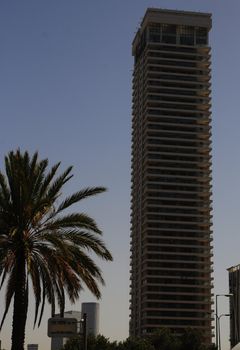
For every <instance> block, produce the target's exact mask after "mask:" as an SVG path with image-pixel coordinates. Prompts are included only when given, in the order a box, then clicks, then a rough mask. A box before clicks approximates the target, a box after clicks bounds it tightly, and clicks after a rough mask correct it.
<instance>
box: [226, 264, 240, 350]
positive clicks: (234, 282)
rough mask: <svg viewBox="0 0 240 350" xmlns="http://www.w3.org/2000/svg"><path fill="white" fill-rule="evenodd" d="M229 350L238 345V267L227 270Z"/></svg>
mask: <svg viewBox="0 0 240 350" xmlns="http://www.w3.org/2000/svg"><path fill="white" fill-rule="evenodd" d="M228 276H229V293H230V295H231V297H230V298H229V301H230V344H231V349H232V348H233V347H234V346H235V345H237V344H238V343H240V265H237V266H232V267H230V268H229V269H228Z"/></svg>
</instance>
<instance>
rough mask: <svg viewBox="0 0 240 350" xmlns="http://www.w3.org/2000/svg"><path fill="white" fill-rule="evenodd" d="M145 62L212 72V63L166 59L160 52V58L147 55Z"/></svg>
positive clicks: (167, 57) (166, 56)
mask: <svg viewBox="0 0 240 350" xmlns="http://www.w3.org/2000/svg"><path fill="white" fill-rule="evenodd" d="M144 61H145V62H146V61H147V62H148V63H150V64H158V65H164V66H171V67H172V66H174V67H176V66H177V67H183V68H186V69H188V68H189V69H200V70H202V71H206V72H210V71H211V69H210V66H211V64H210V62H209V61H207V60H205V61H202V60H196V59H195V60H188V59H186V60H183V59H179V57H178V58H176V57H175V58H174V57H169V56H168V55H165V57H161V52H159V54H158V56H152V55H146V57H145V60H144Z"/></svg>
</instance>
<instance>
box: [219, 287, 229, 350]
mask: <svg viewBox="0 0 240 350" xmlns="http://www.w3.org/2000/svg"><path fill="white" fill-rule="evenodd" d="M232 296H233V294H216V302H215V305H216V327H215V328H216V341H215V342H216V347H217V350H218V349H219V334H218V333H219V326H218V322H219V319H218V297H228V298H230V297H232Z"/></svg>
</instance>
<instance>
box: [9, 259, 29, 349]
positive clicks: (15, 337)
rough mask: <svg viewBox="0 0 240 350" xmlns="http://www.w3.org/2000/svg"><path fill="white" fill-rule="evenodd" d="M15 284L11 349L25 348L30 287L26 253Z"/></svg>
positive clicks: (19, 266) (21, 261) (19, 262)
mask: <svg viewBox="0 0 240 350" xmlns="http://www.w3.org/2000/svg"><path fill="white" fill-rule="evenodd" d="M15 286H16V287H15V294H14V304H13V322H12V348H11V350H24V342H25V326H26V320H27V308H28V289H27V283H26V271H25V258H24V255H22V256H20V258H19V259H18V264H17V273H16V285H15Z"/></svg>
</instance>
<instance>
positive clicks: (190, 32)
mask: <svg viewBox="0 0 240 350" xmlns="http://www.w3.org/2000/svg"><path fill="white" fill-rule="evenodd" d="M179 31H180V44H182V45H194V27H190V26H180V27H179Z"/></svg>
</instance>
